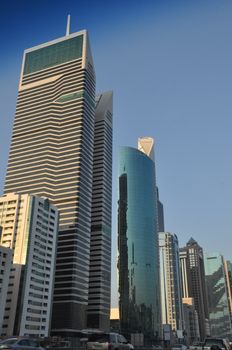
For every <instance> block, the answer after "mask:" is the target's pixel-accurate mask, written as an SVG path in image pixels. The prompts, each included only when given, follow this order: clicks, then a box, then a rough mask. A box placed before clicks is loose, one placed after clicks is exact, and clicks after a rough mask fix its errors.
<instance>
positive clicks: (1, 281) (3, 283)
mask: <svg viewBox="0 0 232 350" xmlns="http://www.w3.org/2000/svg"><path fill="white" fill-rule="evenodd" d="M1 231H2V230H1ZM1 231H0V233H1ZM11 261H12V250H11V249H10V248H5V247H2V246H0V333H1V332H2V325H3V319H4V310H5V304H6V299H7V290H8V284H9V280H10V269H11Z"/></svg>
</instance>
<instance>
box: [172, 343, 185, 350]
mask: <svg viewBox="0 0 232 350" xmlns="http://www.w3.org/2000/svg"><path fill="white" fill-rule="evenodd" d="M187 349H188V347H187V346H186V345H184V344H175V345H173V346H172V350H187Z"/></svg>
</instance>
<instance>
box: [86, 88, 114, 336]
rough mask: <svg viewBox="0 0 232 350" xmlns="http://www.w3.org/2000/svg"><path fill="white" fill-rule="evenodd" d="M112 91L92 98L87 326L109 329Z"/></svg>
mask: <svg viewBox="0 0 232 350" xmlns="http://www.w3.org/2000/svg"><path fill="white" fill-rule="evenodd" d="M112 99H113V95H112V92H106V93H103V94H100V95H98V96H97V98H96V115H95V130H94V157H93V201H92V215H91V249H90V276H89V303H88V322H87V324H88V327H91V328H100V329H102V330H108V329H109V326H110V324H109V320H110V314H109V312H110V282H111V278H110V277H111V192H112V176H111V169H112V102H113V101H112Z"/></svg>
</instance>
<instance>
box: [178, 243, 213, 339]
mask: <svg viewBox="0 0 232 350" xmlns="http://www.w3.org/2000/svg"><path fill="white" fill-rule="evenodd" d="M180 260H181V264H180V265H181V277H182V288H183V290H182V293H183V297H184V298H189V297H191V298H194V305H195V308H196V311H197V314H198V317H199V330H200V338H201V340H204V338H205V337H206V336H207V335H209V334H208V315H209V313H208V300H207V294H206V285H205V270H204V258H203V250H202V248H201V247H200V246H199V245H198V243H197V242H196V241H195V240H194V239H193V238H191V239H190V240H189V241H188V243H187V245H186V247H184V248H181V249H180Z"/></svg>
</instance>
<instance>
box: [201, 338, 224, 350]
mask: <svg viewBox="0 0 232 350" xmlns="http://www.w3.org/2000/svg"><path fill="white" fill-rule="evenodd" d="M212 346H213V347H214V348H215V350H216V347H217V348H219V349H222V350H230V344H229V342H228V340H227V339H225V338H205V341H204V343H203V347H202V349H203V350H210V349H211V347H212Z"/></svg>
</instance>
